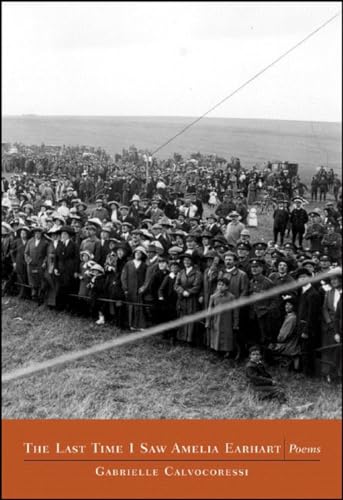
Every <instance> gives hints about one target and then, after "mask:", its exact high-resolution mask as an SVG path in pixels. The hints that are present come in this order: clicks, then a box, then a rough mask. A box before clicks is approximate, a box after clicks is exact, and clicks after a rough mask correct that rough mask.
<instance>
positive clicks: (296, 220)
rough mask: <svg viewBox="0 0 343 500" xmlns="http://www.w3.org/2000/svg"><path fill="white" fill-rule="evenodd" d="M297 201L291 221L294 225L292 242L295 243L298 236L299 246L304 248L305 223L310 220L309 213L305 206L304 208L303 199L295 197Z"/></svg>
mask: <svg viewBox="0 0 343 500" xmlns="http://www.w3.org/2000/svg"><path fill="white" fill-rule="evenodd" d="M293 202H294V203H295V208H294V209H293V210H292V212H291V215H290V219H289V220H290V223H291V227H292V243H293V245H295V240H296V238H297V237H298V239H299V247H300V248H302V244H303V236H304V233H305V224H307V222H308V214H307V212H306V210H305V209H304V208H302V202H303V201H302V199H301V198H298V197H297V198H293Z"/></svg>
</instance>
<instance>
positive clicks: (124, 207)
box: [119, 205, 130, 210]
mask: <svg viewBox="0 0 343 500" xmlns="http://www.w3.org/2000/svg"><path fill="white" fill-rule="evenodd" d="M123 209H125V210H130V209H129V207H128V206H127V205H122V206H121V207H119V210H123Z"/></svg>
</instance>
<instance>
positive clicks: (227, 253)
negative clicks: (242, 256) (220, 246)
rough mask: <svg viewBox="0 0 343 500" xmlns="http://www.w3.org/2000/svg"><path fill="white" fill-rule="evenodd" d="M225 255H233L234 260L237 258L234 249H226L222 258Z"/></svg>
mask: <svg viewBox="0 0 343 500" xmlns="http://www.w3.org/2000/svg"><path fill="white" fill-rule="evenodd" d="M226 256H229V257H234V258H235V260H237V259H238V257H237V254H236V253H235V252H234V251H232V250H228V251H227V252H225V253H224V258H225V257H226Z"/></svg>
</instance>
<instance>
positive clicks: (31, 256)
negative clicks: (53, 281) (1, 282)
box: [24, 225, 48, 302]
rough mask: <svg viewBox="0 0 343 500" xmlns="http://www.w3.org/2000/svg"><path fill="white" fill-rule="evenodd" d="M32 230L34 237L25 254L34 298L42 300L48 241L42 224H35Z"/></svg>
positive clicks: (28, 243) (27, 245) (29, 242)
mask: <svg viewBox="0 0 343 500" xmlns="http://www.w3.org/2000/svg"><path fill="white" fill-rule="evenodd" d="M31 231H32V233H33V237H32V238H31V239H30V240H29V241H28V242H27V244H26V247H25V250H24V255H25V261H26V263H27V273H28V279H29V285H31V296H32V299H33V300H38V301H39V302H40V301H41V299H42V291H43V288H42V285H43V275H44V267H45V265H46V254H47V247H48V242H47V240H46V239H45V238H43V237H42V235H43V233H44V231H45V230H44V228H43V227H42V226H38V225H37V226H33V227H32V228H31Z"/></svg>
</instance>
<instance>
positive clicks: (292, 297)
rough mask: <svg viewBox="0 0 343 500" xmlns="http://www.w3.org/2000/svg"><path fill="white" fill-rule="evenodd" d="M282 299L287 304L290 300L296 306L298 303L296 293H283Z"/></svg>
mask: <svg viewBox="0 0 343 500" xmlns="http://www.w3.org/2000/svg"><path fill="white" fill-rule="evenodd" d="M282 300H283V302H284V304H286V302H289V303H290V304H292V306H293V307H296V305H297V298H296V296H295V295H294V294H289V295H282Z"/></svg>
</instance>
